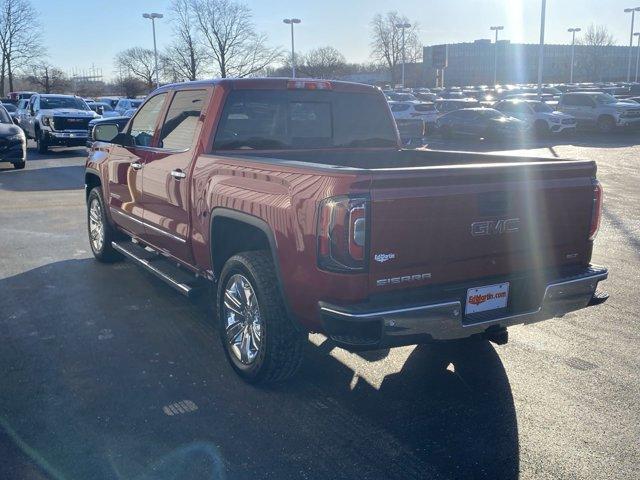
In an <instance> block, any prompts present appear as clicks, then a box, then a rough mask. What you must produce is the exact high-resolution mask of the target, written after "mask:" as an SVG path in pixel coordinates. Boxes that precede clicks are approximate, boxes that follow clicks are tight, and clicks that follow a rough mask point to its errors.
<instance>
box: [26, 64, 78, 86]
mask: <svg viewBox="0 0 640 480" xmlns="http://www.w3.org/2000/svg"><path fill="white" fill-rule="evenodd" d="M27 81H28V82H29V83H31V84H32V85H34V86H35V87H36V88H37V89H38V90H43V91H44V93H62V92H64V91H65V90H66V89H67V88H68V87H69V79H68V78H67V76H66V75H65V74H64V72H63V71H62V70H60V69H59V68H56V67H54V66H52V65H50V64H49V63H47V62H41V63H38V64H34V65H32V66H31V73H30V74H29V75H27Z"/></svg>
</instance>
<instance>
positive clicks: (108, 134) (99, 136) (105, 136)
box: [91, 123, 120, 143]
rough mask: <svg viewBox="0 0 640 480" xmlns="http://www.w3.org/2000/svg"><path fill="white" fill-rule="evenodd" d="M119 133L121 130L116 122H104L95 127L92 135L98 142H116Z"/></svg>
mask: <svg viewBox="0 0 640 480" xmlns="http://www.w3.org/2000/svg"><path fill="white" fill-rule="evenodd" d="M119 133H120V130H119V129H118V125H116V124H115V123H103V124H99V125H96V126H95V127H93V131H92V132H91V136H92V137H93V140H94V141H96V142H106V143H114V140H115V139H116V137H117V136H118V134H119Z"/></svg>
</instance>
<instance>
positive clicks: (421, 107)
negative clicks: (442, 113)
mask: <svg viewBox="0 0 640 480" xmlns="http://www.w3.org/2000/svg"><path fill="white" fill-rule="evenodd" d="M414 108H415V109H416V112H433V111H434V110H435V109H436V107H435V105H416V106H415V107H414Z"/></svg>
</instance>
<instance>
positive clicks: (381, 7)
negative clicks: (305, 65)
mask: <svg viewBox="0 0 640 480" xmlns="http://www.w3.org/2000/svg"><path fill="white" fill-rule="evenodd" d="M169 3H170V2H169V0H107V1H105V0H32V4H33V6H34V8H35V9H36V11H37V12H38V13H39V16H40V22H41V23H42V26H43V29H44V32H43V35H44V40H45V45H46V48H47V52H48V59H49V61H50V63H51V64H52V65H55V66H57V67H60V68H61V69H62V70H64V71H65V72H67V73H69V74H71V73H73V71H74V70H85V71H86V70H89V69H90V68H91V67H92V66H94V67H96V68H100V69H102V73H103V75H104V76H105V77H106V78H110V77H112V76H113V75H114V68H113V58H114V57H115V55H116V54H117V53H118V52H119V51H121V50H124V49H126V48H129V47H132V46H143V47H148V48H153V37H152V33H151V22H150V21H149V20H145V19H143V18H142V13H144V12H158V13H167V12H168V6H169ZM244 3H245V4H247V5H248V6H249V7H250V8H251V9H252V11H253V20H254V22H255V24H256V27H257V29H258V30H259V31H261V32H265V33H267V35H268V37H269V40H270V43H271V44H272V45H274V46H281V47H283V48H287V49H288V48H290V47H289V46H290V36H289V35H290V31H289V26H288V25H285V24H283V23H282V19H283V18H285V17H297V18H300V19H302V23H301V24H300V25H296V35H295V42H296V51H299V52H304V51H307V50H310V49H313V48H316V47H320V46H327V45H330V46H333V47H335V48H337V49H338V50H340V51H341V52H342V53H343V54H344V55H345V57H346V58H347V60H348V61H350V62H365V61H368V60H369V22H370V21H371V18H372V17H373V15H375V14H376V13H384V12H386V11H388V10H390V9H395V10H397V11H398V12H399V13H401V14H404V15H406V16H407V17H409V19H410V21H412V22H416V23H418V24H419V26H420V38H421V40H422V42H423V44H424V45H432V44H438V43H455V42H461V41H473V40H476V39H478V38H490V37H491V33H492V32H490V31H489V27H490V26H491V25H504V27H505V30H504V31H502V32H500V38H501V39H508V40H511V41H512V42H526V43H537V42H538V39H539V35H540V33H539V32H540V5H541V0H438V1H434V0H397V1H395V2H389V1H388V0H367V1H365V0H322V1H313V2H312V1H308V0H297V1H294V0H245V1H244ZM392 6H393V8H392ZM633 6H640V0H547V22H546V43H568V42H570V34H569V33H567V31H566V30H567V28H568V27H582V28H583V29H584V28H586V27H587V26H588V25H590V24H591V23H595V24H600V25H606V26H607V28H608V29H609V31H610V32H611V33H612V34H613V36H614V38H615V40H616V43H618V44H621V45H628V43H629V33H630V27H631V18H630V14H627V13H624V12H623V10H624V9H625V8H626V7H633ZM637 17H638V18H637V19H636V20H637V21H636V31H640V15H637ZM156 33H157V39H158V48H161V47H162V46H164V45H166V44H167V43H168V42H169V41H170V38H171V25H170V23H169V19H168V17H167V16H165V18H164V19H162V20H159V21H157V22H156Z"/></svg>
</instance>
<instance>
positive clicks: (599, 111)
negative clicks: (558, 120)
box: [558, 92, 640, 133]
mask: <svg viewBox="0 0 640 480" xmlns="http://www.w3.org/2000/svg"><path fill="white" fill-rule="evenodd" d="M558 110H559V111H560V112H562V113H568V114H569V115H573V116H574V117H575V118H576V121H577V122H578V125H586V126H596V127H597V128H598V130H599V131H601V132H603V133H608V132H611V131H613V130H615V129H616V128H618V127H631V126H640V105H638V104H637V103H635V102H631V101H629V102H626V101H623V100H618V99H617V98H616V97H614V96H613V95H609V94H608V93H599V92H571V93H565V94H564V95H562V97H560V101H559V102H558Z"/></svg>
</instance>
